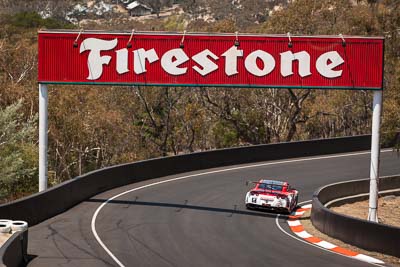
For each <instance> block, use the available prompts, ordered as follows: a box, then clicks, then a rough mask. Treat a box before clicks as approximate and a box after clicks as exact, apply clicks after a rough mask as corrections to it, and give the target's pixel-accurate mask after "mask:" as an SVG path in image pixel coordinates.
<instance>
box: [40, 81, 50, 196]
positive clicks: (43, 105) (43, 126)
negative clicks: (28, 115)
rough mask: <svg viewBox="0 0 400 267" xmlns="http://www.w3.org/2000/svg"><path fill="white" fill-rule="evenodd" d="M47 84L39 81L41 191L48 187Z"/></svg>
mask: <svg viewBox="0 0 400 267" xmlns="http://www.w3.org/2000/svg"><path fill="white" fill-rule="evenodd" d="M47 105H48V92H47V85H46V84H41V83H39V192H40V191H43V190H46V189H47V166H48V165H47V145H48V141H47V128H48V123H47V117H48V116H47V113H48V111H47Z"/></svg>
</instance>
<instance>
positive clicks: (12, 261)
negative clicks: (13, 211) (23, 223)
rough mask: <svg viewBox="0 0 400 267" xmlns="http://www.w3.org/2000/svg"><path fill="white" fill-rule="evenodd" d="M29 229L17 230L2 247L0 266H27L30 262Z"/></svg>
mask: <svg viewBox="0 0 400 267" xmlns="http://www.w3.org/2000/svg"><path fill="white" fill-rule="evenodd" d="M27 249H28V230H24V231H21V232H15V233H14V234H13V235H12V236H11V237H10V238H9V239H8V240H7V241H6V243H5V244H4V245H3V246H2V247H0V267H18V266H25V265H26V263H27V262H28V257H27Z"/></svg>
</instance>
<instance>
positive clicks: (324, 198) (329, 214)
mask: <svg viewBox="0 0 400 267" xmlns="http://www.w3.org/2000/svg"><path fill="white" fill-rule="evenodd" d="M379 188H380V191H385V190H390V189H396V188H400V176H392V177H385V178H381V179H380V181H379ZM368 191H369V179H363V180H354V181H348V182H341V183H335V184H330V185H327V186H324V187H322V188H320V189H318V190H317V191H316V192H315V193H314V195H313V199H312V210H311V222H312V224H313V225H314V226H315V228H317V229H318V230H319V231H321V232H322V233H325V234H327V235H329V236H332V237H334V238H337V239H340V240H342V241H344V242H346V243H349V244H352V245H355V246H357V247H360V248H364V249H366V250H370V251H377V252H381V253H384V254H388V255H392V256H396V257H400V249H399V248H400V228H398V227H394V226H389V225H384V224H379V223H375V222H371V221H367V220H361V219H357V218H354V217H350V216H347V215H344V214H339V213H337V212H334V211H332V210H330V209H329V208H328V207H326V206H325V204H326V203H328V202H331V201H332V200H335V199H340V198H343V197H347V196H355V195H359V194H362V193H367V192H368ZM365 198H366V197H365V196H358V197H356V199H359V200H360V199H365ZM352 201H354V200H347V202H352ZM343 202H346V200H341V201H340V202H335V204H336V205H338V204H339V203H343Z"/></svg>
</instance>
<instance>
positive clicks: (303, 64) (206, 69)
mask: <svg viewBox="0 0 400 267" xmlns="http://www.w3.org/2000/svg"><path fill="white" fill-rule="evenodd" d="M117 44H118V40H117V39H113V40H102V39H96V38H87V39H85V40H84V41H83V42H82V44H81V46H80V53H83V52H85V51H88V50H89V55H88V58H87V66H88V70H89V75H88V77H87V79H88V80H96V79H99V78H100V77H101V75H102V74H103V67H104V65H109V63H110V61H111V59H112V57H111V56H107V55H103V56H102V55H101V52H102V51H109V50H112V49H114V48H115V47H116V46H117ZM115 54H116V64H115V68H116V71H117V73H118V74H124V73H127V72H129V71H130V69H129V68H130V66H129V62H128V58H129V55H128V54H129V51H128V49H127V48H123V49H119V50H117V51H115ZM221 56H222V57H225V74H226V75H227V76H232V75H235V74H238V73H239V72H238V58H239V57H243V50H241V49H238V47H236V46H232V47H230V48H229V49H228V50H226V51H225V52H224V53H223V54H221ZM159 59H160V58H159V56H158V54H157V52H156V50H155V49H154V48H152V49H149V50H145V49H144V48H139V49H137V50H134V51H133V71H134V72H135V74H137V75H140V74H143V73H145V72H147V69H146V63H147V62H148V64H152V63H154V62H156V61H158V60H159ZM191 59H192V60H193V61H194V62H195V63H197V64H198V66H197V65H195V66H193V67H192V68H193V70H194V71H196V72H197V73H199V74H200V75H202V76H206V75H208V74H210V73H211V72H214V71H216V70H218V68H219V66H218V64H217V63H216V62H215V61H218V60H219V57H218V56H217V55H215V54H214V53H213V52H211V51H210V50H208V49H204V50H203V51H201V52H199V53H197V54H195V55H194V56H192V57H191ZM189 60H190V58H189V57H188V55H187V54H186V53H185V51H184V50H183V49H180V48H175V49H171V50H168V51H167V52H165V53H164V54H163V55H162V56H161V67H162V69H163V70H164V71H165V72H167V73H169V74H170V75H182V74H185V73H187V71H188V67H186V66H182V64H184V63H186V62H188V61H189ZM296 60H297V62H298V74H299V76H300V77H307V76H310V75H311V62H310V61H311V59H310V54H309V53H307V51H299V52H297V53H293V52H292V51H285V52H282V53H280V74H281V75H282V77H288V76H291V75H293V74H294V73H293V64H294V61H296ZM257 61H258V62H259V63H262V64H257ZM343 63H344V59H343V58H342V57H341V56H340V54H339V53H338V52H336V51H329V52H326V53H324V54H322V55H320V56H319V57H318V58H317V60H316V63H315V67H316V69H317V71H318V73H319V74H320V75H321V76H323V77H326V78H337V77H340V76H341V75H342V72H343V70H341V69H336V68H337V67H339V66H340V65H342V64H343ZM261 65H262V66H261ZM275 66H276V60H275V58H274V57H273V55H271V54H270V53H268V52H266V51H263V50H256V51H253V52H251V53H249V54H248V55H247V56H246V57H245V58H244V67H245V69H246V71H248V72H249V73H251V74H252V75H254V76H257V77H263V76H266V75H268V74H270V73H271V72H273V71H274V69H275Z"/></svg>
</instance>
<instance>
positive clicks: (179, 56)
mask: <svg viewBox="0 0 400 267" xmlns="http://www.w3.org/2000/svg"><path fill="white" fill-rule="evenodd" d="M188 60H189V57H188V56H187V55H186V53H185V52H183V50H182V49H180V48H176V49H172V50H169V51H167V52H166V53H165V54H164V55H163V56H162V58H161V66H162V68H163V69H164V70H165V71H166V72H168V73H169V74H172V75H181V74H185V73H186V71H187V68H186V67H184V68H182V67H179V65H181V64H183V63H185V62H186V61H188Z"/></svg>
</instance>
